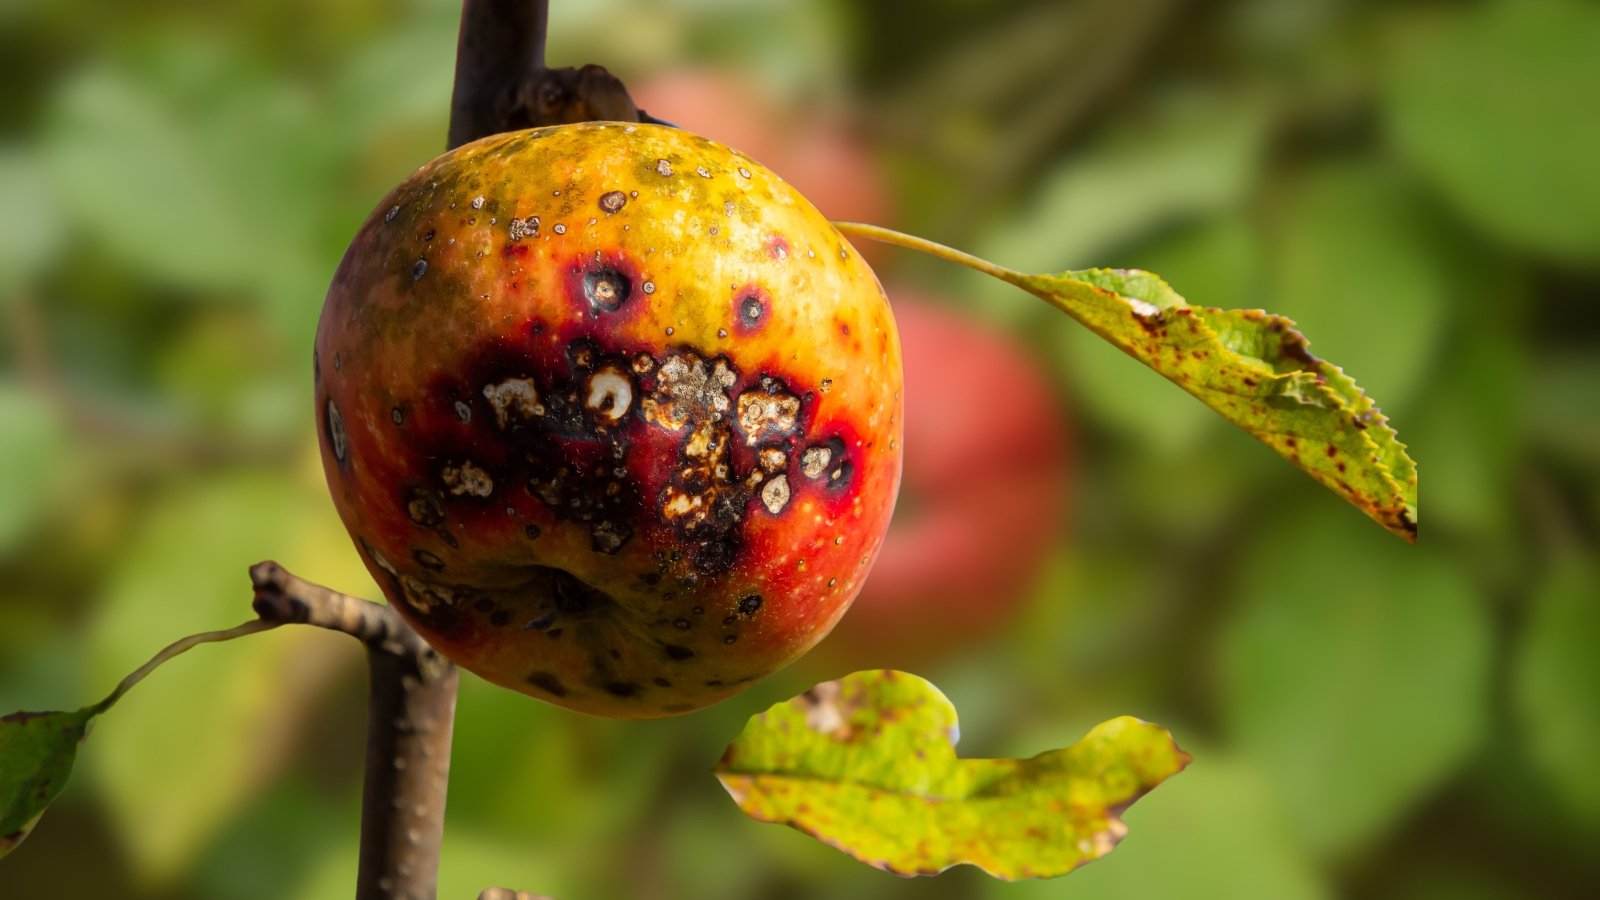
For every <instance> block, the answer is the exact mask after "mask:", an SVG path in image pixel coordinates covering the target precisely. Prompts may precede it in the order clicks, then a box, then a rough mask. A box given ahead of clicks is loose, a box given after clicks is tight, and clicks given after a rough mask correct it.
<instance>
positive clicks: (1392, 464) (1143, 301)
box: [838, 223, 1417, 543]
mask: <svg viewBox="0 0 1600 900" xmlns="http://www.w3.org/2000/svg"><path fill="white" fill-rule="evenodd" d="M838 227H839V229H840V231H842V232H843V233H844V234H846V235H848V236H853V237H867V238H872V239H874V240H880V241H885V242H888V243H892V244H897V245H899V246H902V247H908V248H910V249H913V250H920V251H922V252H924V253H930V254H932V255H935V256H938V257H940V258H942V259H947V260H950V261H952V262H957V263H960V264H962V265H964V266H968V267H970V268H973V269H976V270H978V271H980V272H983V273H985V274H988V275H991V276H993V277H995V278H998V279H1000V280H1001V281H1005V282H1007V283H1009V284H1013V285H1016V286H1017V287H1019V288H1022V289H1023V290H1025V291H1027V292H1029V293H1031V294H1034V295H1035V296H1037V297H1039V298H1040V299H1042V300H1044V301H1046V302H1047V303H1049V304H1050V305H1052V306H1054V307H1056V308H1057V309H1059V310H1061V311H1062V312H1064V313H1066V314H1067V315H1069V316H1071V317H1072V318H1074V319H1076V320H1077V321H1078V322H1079V323H1080V324H1082V325H1083V326H1084V327H1086V328H1088V329H1089V330H1090V331H1093V332H1094V333H1095V334H1097V335H1099V336H1100V337H1102V338H1104V339H1105V340H1106V341H1107V342H1109V343H1111V344H1112V345H1113V346H1115V347H1117V348H1118V349H1119V350H1122V351H1123V352H1124V353H1127V354H1128V355H1129V356H1132V357H1133V358H1134V359H1137V360H1139V361H1140V362H1142V363H1144V364H1145V365H1147V366H1149V367H1150V368H1152V369H1154V370H1155V371H1157V372H1158V373H1160V374H1161V375H1163V376H1164V377H1166V378H1167V379H1168V380H1170V381H1172V382H1173V383H1174V384H1177V385H1178V386H1179V387H1181V388H1183V389H1184V390H1186V391H1188V392H1189V393H1190V394H1192V395H1194V396H1195V397H1196V398H1198V399H1199V400H1200V401H1201V402H1203V403H1205V404H1206V405H1207V406H1209V407H1211V408H1212V409H1214V410H1216V411H1217V412H1219V413H1221V414H1222V415H1223V416H1224V417H1225V418H1227V419H1228V421H1230V422H1232V423H1234V424H1235V425H1238V426H1239V427H1240V428H1243V429H1244V430H1245V431H1247V432H1249V433H1250V434H1251V435H1252V436H1254V437H1255V438H1256V439H1258V440H1260V441H1261V442H1262V443H1264V444H1266V445H1267V446H1268V447H1271V448H1272V449H1273V450H1275V451H1277V452H1278V454H1279V455H1280V456H1283V457H1284V458H1285V459H1287V460H1289V461H1290V462H1292V463H1294V464H1295V465H1296V466H1299V467H1300V468H1301V469H1302V470H1303V471H1305V472H1306V473H1307V474H1308V475H1310V476H1311V477H1312V478H1315V479H1316V480H1317V481H1319V482H1321V483H1322V484H1323V485H1324V486H1326V487H1328V488H1330V489H1331V490H1333V491H1334V492H1335V493H1337V494H1339V495H1340V496H1341V497H1344V498H1345V499H1346V500H1348V501H1350V502H1351V503H1352V504H1354V505H1355V506H1356V507H1357V508H1359V509H1360V510H1361V511H1362V512H1365V513H1366V514H1367V515H1369V516H1371V517H1372V518H1373V519H1374V520H1375V521H1377V522H1378V523H1379V524H1380V525H1382V526H1383V527H1385V528H1387V529H1389V530H1390V531H1391V532H1394V533H1395V534H1397V535H1400V536H1401V537H1403V538H1405V539H1406V540H1408V541H1411V542H1413V543H1415V542H1416V539H1417V466H1416V463H1414V462H1412V461H1411V458H1410V457H1409V456H1407V455H1406V448H1405V445H1404V444H1402V443H1400V439H1399V436H1398V435H1396V434H1395V431H1394V429H1393V428H1391V427H1390V426H1389V420H1388V419H1387V418H1386V417H1385V416H1384V415H1383V413H1382V412H1379V410H1378V407H1377V406H1376V405H1375V404H1374V403H1373V402H1372V400H1371V399H1369V398H1368V397H1367V395H1366V394H1364V393H1363V392H1362V391H1361V389H1360V388H1358V387H1356V383H1355V382H1354V381H1353V380H1351V378H1350V377H1349V376H1348V375H1346V374H1345V373H1344V371H1343V370H1341V369H1340V368H1339V367H1338V366H1335V365H1333V364H1332V363H1328V362H1325V361H1323V360H1320V359H1318V358H1316V357H1315V356H1313V355H1311V351H1310V349H1309V346H1308V344H1307V342H1306V339H1305V338H1304V337H1303V336H1301V334H1300V333H1299V332H1298V331H1295V330H1294V323H1293V322H1291V321H1290V320H1288V319H1286V318H1284V317H1283V316H1275V315H1270V314H1268V313H1265V312H1263V311H1261V310H1258V309H1231V310H1230V309H1217V308H1214V307H1206V306H1190V305H1189V304H1188V303H1186V302H1185V301H1184V299H1183V297H1182V296H1180V295H1179V294H1178V292H1177V291H1174V290H1173V289H1172V288H1171V286H1169V285H1168V284H1167V283H1166V282H1165V281H1162V280H1161V278H1160V277H1159V276H1157V275H1154V274H1152V273H1150V272H1144V271H1140V270H1138V269H1085V270H1083V271H1078V272H1063V273H1061V274H1059V275H1024V274H1022V273H1020V272H1014V271H1012V270H1010V269H1007V268H1005V267H1003V266H997V265H995V264H993V263H991V262H988V261H987V260H982V259H979V258H977V257H975V256H971V255H969V254H966V253H962V252H961V251H959V250H952V249H951V248H949V247H945V246H942V245H940V244H935V243H933V242H932V241H927V240H923V239H922V238H916V237H911V236H909V235H904V234H900V233H898V232H894V231H890V230H888V229H884V228H878V227H876V226H872V225H856V224H850V223H840V224H839V225H838Z"/></svg>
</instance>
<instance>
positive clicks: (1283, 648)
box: [1217, 510, 1494, 859]
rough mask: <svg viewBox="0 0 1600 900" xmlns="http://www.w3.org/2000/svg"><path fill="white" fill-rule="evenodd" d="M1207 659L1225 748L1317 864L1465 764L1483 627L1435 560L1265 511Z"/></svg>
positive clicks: (1461, 575) (1483, 649) (1475, 726)
mask: <svg viewBox="0 0 1600 900" xmlns="http://www.w3.org/2000/svg"><path fill="white" fill-rule="evenodd" d="M1261 518H1262V519H1263V521H1262V522H1261V523H1260V525H1261V527H1260V534H1261V537H1260V539H1259V540H1258V541H1257V542H1255V543H1254V544H1252V545H1250V546H1247V547H1244V548H1242V550H1241V551H1240V552H1239V553H1238V558H1239V559H1240V560H1243V561H1248V562H1247V563H1246V564H1245V566H1244V570H1243V571H1242V572H1241V578H1240V581H1239V583H1238V584H1237V586H1236V589H1235V590H1234V591H1233V593H1235V594H1236V595H1237V597H1238V601H1239V606H1238V607H1237V609H1235V610H1233V611H1231V613H1230V615H1229V616H1228V618H1227V620H1226V621H1225V622H1224V623H1223V625H1222V640H1221V642H1220V646H1219V649H1218V651H1217V662H1218V667H1219V669H1220V675H1221V677H1220V684H1219V687H1220V689H1221V690H1220V696H1219V700H1220V705H1221V709H1222V713H1223V717H1224V722H1225V723H1226V725H1227V727H1228V736H1229V737H1230V738H1232V742H1233V746H1234V747H1236V748H1237V749H1238V750H1239V752H1240V753H1241V754H1243V755H1244V757H1245V758H1246V760H1247V761H1249V762H1250V763H1251V764H1253V765H1255V766H1256V767H1258V769H1259V770H1260V771H1261V773H1262V774H1263V775H1265V776H1266V778H1267V780H1268V782H1269V784H1270V785H1271V786H1272V788H1273V790H1274V792H1275V793H1276V795H1277V796H1278V798H1279V801H1280V803H1281V804H1282V806H1283V809H1284V812H1285V813H1286V814H1287V817H1288V819H1289V826H1290V829H1289V830H1290V831H1291V833H1292V834H1293V835H1294V836H1295V837H1296V838H1297V839H1298V840H1299V841H1300V842H1301V844H1302V845H1303V846H1305V847H1306V848H1307V849H1309V850H1311V851H1312V852H1313V853H1315V854H1317V855H1318V856H1319V857H1321V858H1323V859H1332V858H1340V857H1348V856H1349V855H1350V854H1353V853H1356V852H1359V851H1360V849H1361V848H1364V847H1372V846H1373V844H1374V842H1375V841H1377V840H1380V839H1381V838H1382V836H1383V834H1384V833H1385V831H1386V830H1387V829H1389V828H1391V827H1393V826H1394V825H1395V824H1396V823H1397V822H1399V821H1401V820H1402V819H1403V817H1405V816H1406V815H1407V813H1408V812H1411V811H1413V810H1415V809H1416V807H1417V805H1418V804H1420V803H1422V802H1424V801H1425V800H1426V798H1427V797H1428V796H1429V794H1430V793H1431V792H1433V791H1435V790H1437V789H1438V788H1439V786H1440V785H1442V784H1445V783H1446V781H1447V779H1449V778H1450V776H1451V774H1452V773H1453V772H1455V771H1456V770H1457V768H1458V767H1459V766H1461V765H1463V764H1464V763H1466V762H1467V761H1468V760H1469V759H1471V758H1472V754H1473V753H1474V751H1475V750H1476V749H1477V748H1478V747H1479V746H1480V743H1481V741H1482V740H1483V738H1484V735H1485V734H1486V733H1487V729H1488V714H1489V709H1488V705H1487V703H1486V698H1488V697H1489V696H1490V694H1491V691H1490V690H1489V683H1490V677H1491V674H1492V665H1493V655H1494V649H1493V648H1494V626H1493V624H1492V621H1491V618H1490V615H1489V610H1488V608H1487V604H1486V602H1485V599H1486V598H1485V597H1483V596H1482V593H1483V592H1482V590H1481V589H1479V588H1477V587H1476V586H1475V585H1474V583H1473V582H1472V581H1471V580H1469V577H1468V575H1467V574H1466V569H1464V567H1463V566H1462V565H1461V563H1460V561H1459V560H1458V559H1456V558H1455V556H1453V555H1449V554H1448V553H1447V551H1446V550H1445V548H1443V547H1442V546H1441V547H1433V546H1430V547H1428V548H1426V549H1422V550H1413V549H1411V548H1408V547H1401V546H1399V545H1396V544H1394V543H1393V542H1390V541H1384V540H1380V539H1379V537H1378V535H1376V534H1373V533H1371V532H1370V531H1368V530H1366V529H1358V528H1356V527H1355V523H1353V522H1347V521H1342V520H1335V519H1328V518H1327V517H1322V516H1316V515H1314V514H1312V513H1311V511H1309V510H1301V511H1298V512H1295V513H1292V514H1274V513H1272V512H1265V513H1263V514H1262V516H1261Z"/></svg>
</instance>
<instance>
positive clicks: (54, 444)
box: [0, 381, 68, 557]
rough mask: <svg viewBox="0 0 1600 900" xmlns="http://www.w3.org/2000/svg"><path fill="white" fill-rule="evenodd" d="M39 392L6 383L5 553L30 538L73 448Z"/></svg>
mask: <svg viewBox="0 0 1600 900" xmlns="http://www.w3.org/2000/svg"><path fill="white" fill-rule="evenodd" d="M59 419H60V417H59V416H58V415H57V413H56V411H55V410H54V409H53V408H51V406H50V404H49V403H48V402H46V401H45V400H44V398H42V397H40V396H39V395H38V394H37V393H35V392H33V391H30V390H28V389H26V388H24V387H22V386H21V385H17V384H15V383H13V382H9V381H0V496H3V497H5V502H3V503H0V557H4V556H5V555H6V554H7V553H9V552H10V551H11V550H13V549H14V548H15V547H16V546H17V545H18V544H20V543H21V542H22V541H23V540H25V539H26V538H27V537H28V532H29V529H30V528H31V527H32V526H33V524H34V522H35V521H36V520H37V519H38V517H40V516H41V515H43V514H44V513H45V512H46V511H47V508H48V506H49V500H50V495H51V492H52V490H53V489H54V487H55V485H54V483H53V481H54V480H53V479H52V478H50V477H48V476H46V475H43V474H41V473H45V472H49V471H50V470H51V468H52V467H51V463H52V462H53V461H55V460H58V459H59V458H60V456H61V454H62V453H63V452H64V451H65V450H66V447H67V443H68V442H67V435H66V429H65V428H64V427H63V426H62V424H61V422H60V420H59Z"/></svg>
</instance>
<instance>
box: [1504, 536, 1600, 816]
mask: <svg viewBox="0 0 1600 900" xmlns="http://www.w3.org/2000/svg"><path fill="white" fill-rule="evenodd" d="M1596 598H1600V577H1597V573H1596V570H1595V567H1594V566H1593V565H1592V564H1582V563H1576V562H1566V563H1563V564H1562V565H1561V566H1559V567H1557V568H1556V569H1555V570H1554V571H1553V572H1551V573H1550V575H1549V576H1548V577H1547V578H1546V579H1545V581H1544V583H1543V584H1541V585H1540V586H1539V587H1538V589H1537V591H1536V592H1535V595H1534V596H1533V598H1532V602H1533V609H1532V611H1531V615H1530V619H1529V622H1528V625H1527V630H1526V631H1524V632H1523V634H1522V637H1521V639H1520V640H1519V641H1518V645H1517V659H1516V664H1515V668H1514V671H1513V680H1512V690H1513V697H1514V699H1515V702H1516V705H1517V712H1518V713H1519V717H1520V719H1521V723H1520V724H1521V730H1522V733H1523V736H1524V740H1525V741H1526V744H1527V749H1528V753H1529V755H1530V756H1531V757H1532V760H1533V762H1534V764H1535V765H1536V766H1537V767H1538V769H1539V771H1540V773H1541V774H1542V775H1543V776H1544V777H1545V778H1546V779H1547V780H1548V781H1549V782H1550V783H1551V784H1552V785H1554V786H1555V787H1556V788H1558V790H1557V791H1555V794H1556V796H1557V797H1559V798H1560V800H1561V802H1562V803H1564V804H1565V805H1566V807H1567V809H1568V811H1569V812H1571V813H1572V814H1573V815H1575V816H1577V817H1580V818H1582V819H1584V820H1586V821H1588V822H1591V823H1600V773H1597V772H1596V769H1595V765H1594V760H1595V749H1596V748H1597V747H1600V654H1596V653H1595V648H1594V639H1595V636H1596V635H1600V603H1597V602H1596Z"/></svg>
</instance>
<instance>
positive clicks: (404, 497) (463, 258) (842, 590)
mask: <svg viewBox="0 0 1600 900" xmlns="http://www.w3.org/2000/svg"><path fill="white" fill-rule="evenodd" d="M314 372H315V393H316V411H317V419H318V422H319V428H318V433H319V435H320V438H321V446H322V461H323V466H324V469H325V472H326V475H327V479H328V484H329V488H330V492H331V494H332V497H333V501H334V504H335V506H336V507H337V508H338V511H339V514H340V516H341V517H342V518H343V520H344V523H345V526H346V528H347V529H348V530H349V532H350V534H351V536H352V538H353V539H354V540H355V543H356V546H357V548H358V549H359V551H360V553H361V556H362V559H363V560H364V561H365V562H366V565H367V567H368V569H369V570H370V571H371V572H372V574H373V576H374V578H375V579H377V581H378V583H379V585H380V586H381V587H382V588H383V590H384V592H385V594H386V595H387V596H388V599H389V601H390V603H391V604H392V605H393V606H394V607H395V608H396V609H397V610H399V612H400V613H401V614H402V615H403V616H404V617H405V618H406V620H407V621H408V622H410V623H411V624H412V625H413V626H414V627H415V628H416V629H417V631H418V632H419V633H420V634H421V635H422V636H423V637H424V638H426V639H427V640H428V641H429V643H431V644H432V645H433V646H434V647H435V648H437V649H438V650H439V651H440V652H441V653H443V654H444V655H445V656H447V657H449V658H450V659H452V660H454V661H455V662H457V663H458V664H460V665H461V666H463V667H464V668H466V669H468V670H470V671H472V672H475V673H477V674H478V675H480V676H482V677H483V678H485V679H487V680H489V681H491V682H494V683H496V684H500V685H503V686H505V687H508V688H511V689H513V690H517V691H521V692H523V693H526V694H529V695H531V696H535V697H538V698H540V699H543V700H546V701H549V702H551V703H554V704H557V705H560V706H564V707H567V708H569V709H573V710H578V711H581V712H586V713H592V714H596V715H602V716H609V717H618V718H647V717H654V716H664V715H673V714H679V713H684V712H689V711H691V710H694V709H698V708H701V707H704V706H706V705H709V704H711V703H715V702H717V701H719V700H722V699H724V698H726V697H728V696H729V695H731V694H733V693H735V692H737V691H739V690H740V689H742V688H744V687H745V686H748V685H749V684H750V683H751V682H754V681H755V680H757V679H759V678H761V677H763V676H765V675H767V674H769V673H771V672H773V671H775V670H776V669H778V668H780V667H782V666H784V665H786V664H787V663H789V662H791V661H792V660H794V659H795V658H796V657H798V656H799V655H801V654H802V653H804V652H805V651H806V650H807V649H808V648H810V647H811V646H812V645H813V644H814V643H816V642H817V641H818V640H820V639H821V638H822V637H823V636H824V635H825V634H826V633H827V632H828V630H829V629H830V628H831V627H832V626H833V624H834V623H835V622H836V621H837V620H838V619H839V617H840V615H841V614H842V613H843V612H844V610H845V609H846V607H847V606H848V605H849V603H850V601H851V599H852V598H853V597H854V596H855V595H856V593H857V592H858V591H859V589H860V587H861V585H862V583H863V582H864V580H865V578H866V575H867V572H868V570H869V569H870V568H871V565H872V562H873V560H874V558H875V557H876V555H877V553H878V549H879V546H880V544H881V541H882V538H883V534H884V531H885V530H886V528H887V527H888V523H889V519H890V516H891V513H892V509H893V504H894V497H895V493H896V489H897V486H898V483H899V477H900V460H901V450H900V446H901V421H902V414H901V399H900V398H901V389H902V385H901V361H900V347H899V340H898V338H897V336H896V331H895V325H894V320H893V317H892V315H891V313H890V310H889V307H888V304H887V302H886V301H885V299H884V296H883V292H882V289H881V288H880V287H879V285H878V282H877V279H876V277H875V276H874V275H873V273H872V271H871V270H870V269H869V268H868V267H867V266H866V264H865V263H864V262H862V260H861V258H860V256H859V255H858V254H857V253H856V252H855V250H854V248H853V247H851V246H850V244H849V242H848V241H846V240H845V239H844V237H843V236H842V235H840V234H839V233H838V231H837V230H836V229H834V228H833V226H831V225H830V224H829V223H828V222H827V220H826V219H824V218H823V217H822V215H821V214H820V213H818V212H817V210H816V209H815V208H814V207H813V206H812V205H811V204H810V203H808V202H807V201H806V200H805V199H804V198H803V197H802V196H801V195H800V194H798V193H797V192H796V191H795V190H794V189H793V188H792V187H790V186H789V185H788V184H786V183H785V182H784V181H783V180H782V179H780V178H777V177H776V176H774V175H773V174H772V173H770V172H769V171H768V170H766V169H764V168H762V167H761V166H760V165H759V164H757V163H755V162H754V161H752V160H750V159H749V158H748V157H745V156H743V155H741V154H739V153H737V152H735V151H732V150H730V149H728V148H727V147H725V146H722V145H720V144H717V143H714V142H712V141H709V140H706V139H704V138H701V137H698V136H696V135H693V134H691V133H688V132H685V131H681V130H677V129H672V128H664V127H658V126H651V125H623V124H620V123H585V124H580V125H567V126H560V127H555V128H543V129H534V130H531V131H524V132H515V133H511V134H505V135H497V136H494V137H490V138H486V139H484V140H481V141H478V142H475V143H473V144H468V145H466V146H464V147H461V148H458V149H457V150H454V151H451V152H450V153H447V154H445V155H444V156H441V157H439V158H438V159H435V160H434V161H432V162H430V163H428V164H427V165H425V166H423V167H422V168H421V169H419V170H417V172H416V173H414V174H413V175H412V176H411V177H410V178H408V179H407V180H406V181H405V182H404V183H403V184H401V185H400V186H399V187H398V188H396V189H395V190H394V191H393V192H392V193H391V194H390V195H389V197H388V198H386V199H385V200H384V201H383V202H382V203H380V204H379V205H378V207H377V209H376V210H375V211H374V212H373V214H372V215H371V217H369V218H368V220H367V221H366V223H365V224H364V225H363V226H362V228H361V230H360V232H359V233H358V234H357V235H356V237H355V239H354V241H353V242H352V243H351V245H350V248H349V249H348V250H347V251H346V254H345V257H344V260H343V261H342V262H341V264H340V266H339V269H338V271H337V273H336V274H335V276H334V279H333V283H332V286H331V287H330V289H329V292H328V296H327V300H326V303H325V305H324V308H323V312H322V318H321V322H320V324H319V327H318V331H317V338H316V352H315V356H314Z"/></svg>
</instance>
